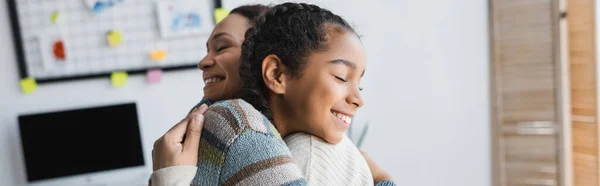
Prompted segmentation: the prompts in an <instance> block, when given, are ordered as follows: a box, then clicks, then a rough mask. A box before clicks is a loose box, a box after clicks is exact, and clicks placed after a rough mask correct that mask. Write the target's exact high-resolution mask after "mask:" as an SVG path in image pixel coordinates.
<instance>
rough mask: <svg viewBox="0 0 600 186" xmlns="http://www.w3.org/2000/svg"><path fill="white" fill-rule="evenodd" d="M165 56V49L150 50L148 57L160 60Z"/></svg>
mask: <svg viewBox="0 0 600 186" xmlns="http://www.w3.org/2000/svg"><path fill="white" fill-rule="evenodd" d="M166 57H167V51H166V50H162V49H159V50H153V51H152V52H150V58H151V59H152V60H153V61H160V60H163V59H165V58H166Z"/></svg>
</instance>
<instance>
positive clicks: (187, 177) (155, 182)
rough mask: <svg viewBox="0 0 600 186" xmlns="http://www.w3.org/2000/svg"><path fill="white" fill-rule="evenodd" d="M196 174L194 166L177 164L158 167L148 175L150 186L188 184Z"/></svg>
mask: <svg viewBox="0 0 600 186" xmlns="http://www.w3.org/2000/svg"><path fill="white" fill-rule="evenodd" d="M195 174H196V166H191V165H178V166H171V167H166V168H162V169H159V170H157V171H154V172H153V173H152V176H150V186H188V185H190V183H191V182H192V179H193V178H194V175H195Z"/></svg>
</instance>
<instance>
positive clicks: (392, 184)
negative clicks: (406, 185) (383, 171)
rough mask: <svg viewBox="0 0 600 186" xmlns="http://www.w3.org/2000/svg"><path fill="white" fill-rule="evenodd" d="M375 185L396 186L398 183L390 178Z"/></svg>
mask: <svg viewBox="0 0 600 186" xmlns="http://www.w3.org/2000/svg"><path fill="white" fill-rule="evenodd" d="M375 186H396V184H395V183H394V182H392V181H390V180H383V181H381V182H379V183H377V184H376V185H375Z"/></svg>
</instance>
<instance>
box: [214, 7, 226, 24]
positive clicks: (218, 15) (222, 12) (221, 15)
mask: <svg viewBox="0 0 600 186" xmlns="http://www.w3.org/2000/svg"><path fill="white" fill-rule="evenodd" d="M227 15H229V10H227V9H224V8H217V9H215V23H219V22H221V21H222V20H223V19H225V17H227Z"/></svg>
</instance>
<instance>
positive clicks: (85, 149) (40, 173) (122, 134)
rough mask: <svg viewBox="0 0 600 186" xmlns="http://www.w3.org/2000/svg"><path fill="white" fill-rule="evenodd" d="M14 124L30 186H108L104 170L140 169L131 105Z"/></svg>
mask: <svg viewBox="0 0 600 186" xmlns="http://www.w3.org/2000/svg"><path fill="white" fill-rule="evenodd" d="M18 120H19V129H20V135H21V144H22V150H23V156H24V160H25V167H26V172H27V180H28V182H29V185H65V184H68V185H72V184H77V185H79V184H83V185H85V183H87V182H94V183H106V181H107V179H110V178H111V177H113V176H106V175H105V176H102V174H101V173H103V172H107V171H108V172H110V171H118V170H123V169H127V168H133V167H143V166H144V156H143V150H142V142H141V137H140V130H139V123H138V116H137V109H136V104H135V103H127V104H119V105H110V106H102V107H93V108H83V109H74V110H66V111H57V112H48V113H39V114H30V115H20V116H19V118H18ZM95 175H97V176H98V178H97V179H96V180H93V177H94V176H95ZM84 177H85V178H84ZM69 179H71V180H70V181H69ZM98 179H99V180H98ZM80 182H81V183H80ZM51 183H55V184H51Z"/></svg>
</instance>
